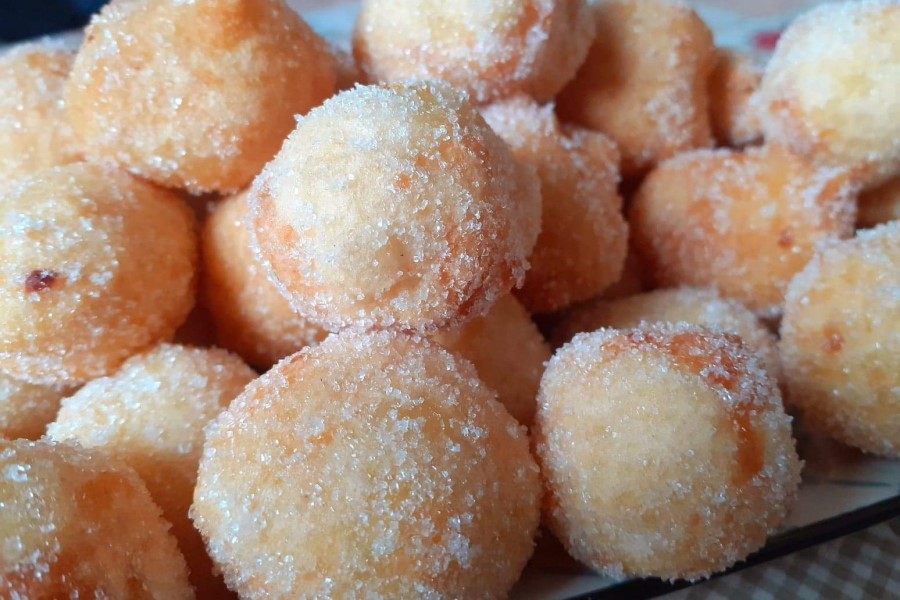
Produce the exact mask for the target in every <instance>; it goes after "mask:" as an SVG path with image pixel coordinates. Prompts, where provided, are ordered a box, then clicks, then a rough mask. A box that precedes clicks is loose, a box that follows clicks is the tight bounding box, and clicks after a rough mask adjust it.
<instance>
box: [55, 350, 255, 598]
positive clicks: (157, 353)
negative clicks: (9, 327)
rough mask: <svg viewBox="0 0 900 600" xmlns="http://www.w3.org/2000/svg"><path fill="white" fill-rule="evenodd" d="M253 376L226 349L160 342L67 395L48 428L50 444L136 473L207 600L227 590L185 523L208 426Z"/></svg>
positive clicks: (203, 548) (250, 370)
mask: <svg viewBox="0 0 900 600" xmlns="http://www.w3.org/2000/svg"><path fill="white" fill-rule="evenodd" d="M255 378H256V372H255V371H253V370H252V369H251V368H250V367H248V366H247V365H246V364H245V363H244V362H243V361H242V360H241V359H240V358H238V357H237V356H235V355H233V354H231V353H229V352H226V351H225V350H221V349H219V348H214V349H207V348H189V347H186V346H179V345H175V344H162V345H160V346H157V347H156V348H154V349H152V350H150V351H148V352H146V353H143V354H139V355H137V356H133V357H131V358H129V359H128V360H127V361H125V364H124V365H122V368H121V369H119V370H118V371H117V372H116V373H114V374H113V375H111V376H109V377H101V378H100V379H95V380H93V381H91V382H89V383H88V384H87V385H85V386H84V387H83V388H81V389H80V390H79V391H78V392H77V393H75V395H73V396H71V397H69V398H66V399H65V400H64V401H63V403H62V407H61V409H60V411H59V415H58V416H57V417H56V420H55V421H54V422H53V423H51V424H50V426H49V427H48V428H47V436H48V438H50V439H52V440H56V441H68V442H74V443H77V444H79V445H81V446H82V447H84V448H89V449H93V450H94V451H96V452H97V453H102V454H104V455H106V456H110V457H112V458H114V459H116V460H119V461H121V462H123V463H125V464H127V465H128V466H130V467H131V468H133V469H134V470H135V471H137V473H138V475H140V476H141V479H143V480H144V482H145V483H146V484H147V488H148V489H149V491H150V495H151V496H153V499H154V500H155V501H156V503H157V504H159V506H160V507H161V508H162V511H163V516H164V517H165V518H166V519H167V520H168V521H169V522H171V523H172V533H173V534H174V535H175V537H176V539H177V540H178V545H179V547H180V548H181V551H182V552H183V553H184V557H185V559H186V560H187V564H188V569H189V571H190V582H191V584H192V585H193V586H194V587H195V589H196V590H197V593H198V594H199V595H200V596H201V597H204V598H220V597H222V595H223V594H225V593H227V590H226V588H225V585H224V583H223V582H222V579H221V577H218V576H217V575H215V574H214V573H213V566H212V562H211V561H210V559H209V557H208V556H207V554H206V549H205V547H204V545H203V539H202V538H201V536H200V534H199V533H198V532H197V530H196V529H194V527H193V524H192V523H191V521H190V519H189V518H188V510H189V509H190V507H191V501H192V499H193V495H194V486H195V485H196V481H197V465H198V464H199V463H200V454H201V452H202V449H203V428H204V427H205V426H206V424H207V423H208V422H209V421H211V420H212V419H214V418H215V417H216V416H217V415H218V414H219V413H220V412H221V411H222V410H224V409H225V408H226V407H227V406H228V404H229V403H230V402H231V401H232V400H233V399H234V398H235V397H237V395H238V394H240V393H241V392H242V391H243V389H244V387H245V386H246V385H247V384H248V383H250V381H252V380H253V379H255Z"/></svg>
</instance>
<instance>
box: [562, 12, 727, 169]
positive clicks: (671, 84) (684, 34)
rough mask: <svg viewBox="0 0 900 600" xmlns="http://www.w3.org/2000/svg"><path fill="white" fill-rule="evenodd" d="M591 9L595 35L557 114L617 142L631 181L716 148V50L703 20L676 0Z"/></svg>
mask: <svg viewBox="0 0 900 600" xmlns="http://www.w3.org/2000/svg"><path fill="white" fill-rule="evenodd" d="M593 10H594V17H595V19H596V22H597V37H596V38H595V40H594V45H593V46H592V47H591V50H590V52H589V53H588V57H587V60H585V62H584V64H583V65H582V66H581V68H580V69H579V71H578V74H577V75H576V76H575V79H574V80H573V81H572V82H571V83H570V84H569V85H568V86H566V88H565V89H564V90H563V91H562V93H561V94H560V95H559V97H558V98H557V99H556V102H557V107H558V112H559V115H560V118H561V119H562V120H563V121H567V122H572V123H577V124H578V125H582V126H584V127H589V128H591V129H596V130H598V131H602V132H603V133H605V134H607V135H609V136H610V137H611V138H612V139H613V140H615V142H616V143H617V144H618V146H619V150H620V151H621V153H622V175H623V176H625V177H626V178H633V177H638V176H640V175H642V174H643V173H645V172H646V171H648V170H650V169H651V168H652V167H653V166H654V165H655V164H656V163H658V162H659V161H661V160H663V159H666V158H669V157H671V156H674V155H676V154H678V153H679V152H683V151H685V150H689V149H691V148H701V147H708V146H711V145H712V143H713V139H712V134H711V132H710V123H709V114H708V113H709V109H708V105H709V102H708V91H707V88H708V80H709V75H710V73H711V72H712V69H713V66H714V64H715V47H714V45H713V38H712V33H710V31H709V29H708V28H707V27H706V24H705V23H704V22H703V20H702V19H700V17H698V16H697V14H696V13H695V12H694V11H693V10H691V9H690V7H688V6H687V5H686V4H684V3H683V2H680V1H679V0H608V1H606V2H598V3H596V4H595V5H594V9H593Z"/></svg>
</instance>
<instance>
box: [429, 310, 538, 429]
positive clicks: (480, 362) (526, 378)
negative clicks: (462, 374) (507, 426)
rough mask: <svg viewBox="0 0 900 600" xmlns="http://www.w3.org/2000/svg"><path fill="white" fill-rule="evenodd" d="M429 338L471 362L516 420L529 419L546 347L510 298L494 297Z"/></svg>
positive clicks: (524, 313) (529, 421) (524, 312)
mask: <svg viewBox="0 0 900 600" xmlns="http://www.w3.org/2000/svg"><path fill="white" fill-rule="evenodd" d="M434 340H435V341H436V342H438V343H439V344H441V345H442V346H444V347H445V348H447V349H448V350H452V351H453V352H457V353H459V354H460V355H461V356H462V357H463V358H465V359H467V360H470V361H472V364H474V365H475V369H476V370H477V371H478V376H479V377H480V378H481V380H482V381H484V383H485V384H487V386H488V387H490V388H491V389H494V390H496V391H497V399H498V400H499V401H500V402H501V403H502V404H503V406H505V407H506V410H508V411H509V414H511V415H512V416H514V417H515V418H516V420H517V421H518V422H519V423H522V424H523V425H526V426H530V425H531V422H532V421H533V420H534V411H535V407H536V398H537V393H538V387H539V386H540V384H541V374H543V372H544V363H545V362H547V361H548V360H550V347H549V346H548V345H547V342H546V340H544V336H542V335H541V332H540V331H538V328H537V326H536V325H535V324H534V322H533V321H532V320H531V316H530V315H529V314H528V311H527V310H525V307H523V306H522V305H521V304H520V303H519V301H518V300H516V298H515V296H513V295H512V294H508V295H506V296H504V297H503V298H501V299H500V300H497V302H496V303H495V304H494V305H493V306H492V307H491V310H490V311H489V312H488V314H486V315H485V316H483V317H476V318H474V319H472V320H470V321H467V322H466V323H465V324H463V325H462V326H461V327H458V328H457V329H453V330H450V331H442V332H440V333H438V334H437V335H435V336H434Z"/></svg>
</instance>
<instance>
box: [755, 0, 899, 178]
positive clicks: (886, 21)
mask: <svg viewBox="0 0 900 600" xmlns="http://www.w3.org/2000/svg"><path fill="white" fill-rule="evenodd" d="M898 31H900V2H897V1H896V0H864V1H862V2H839V3H828V4H823V5H822V6H819V7H816V8H814V9H813V10H811V11H809V12H808V13H806V14H804V15H802V16H801V17H799V18H798V19H797V20H796V21H794V23H792V24H791V26H790V27H788V29H787V30H786V31H785V32H784V34H783V35H782V36H781V38H780V39H779V42H778V46H777V47H776V49H775V54H774V55H773V56H772V59H771V60H770V61H769V64H768V66H767V67H766V73H765V76H764V78H763V81H762V85H761V87H760V92H759V99H758V101H759V105H760V109H761V114H762V125H763V131H764V132H765V135H766V139H767V140H769V141H773V142H778V143H781V144H786V145H789V146H791V147H792V148H793V149H794V150H795V151H797V152H801V153H804V154H808V155H810V156H812V157H813V158H814V159H815V160H817V161H818V162H821V163H824V164H831V165H836V166H842V167H845V168H849V169H852V170H854V171H855V173H856V175H857V176H858V177H860V178H861V179H862V180H863V181H864V182H865V183H866V184H867V185H875V184H877V183H880V182H883V181H885V180H887V179H889V178H891V177H893V176H896V175H900V36H898V35H897V32H898Z"/></svg>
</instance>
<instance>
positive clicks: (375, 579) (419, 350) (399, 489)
mask: <svg viewBox="0 0 900 600" xmlns="http://www.w3.org/2000/svg"><path fill="white" fill-rule="evenodd" d="M539 497H540V483H539V480H538V471H537V466H536V465H535V464H534V461H533V459H532V458H531V455H530V454H529V450H528V439H527V436H526V433H525V428H524V427H522V426H520V425H518V424H517V423H516V422H515V420H514V419H513V418H512V417H511V416H510V415H509V413H508V412H507V411H506V410H505V409H504V408H503V407H502V406H501V405H500V404H499V403H498V402H495V401H494V394H493V392H492V391H490V390H489V389H488V388H487V387H485V386H484V384H482V383H481V382H480V381H479V380H478V378H477V376H476V374H475V370H474V369H473V368H472V365H471V364H470V363H468V361H464V360H462V359H458V358H455V357H454V356H453V355H452V354H451V353H449V352H447V351H446V350H444V349H442V348H440V347H439V346H437V345H434V344H432V343H429V342H427V341H423V340H421V339H418V338H413V337H409V336H407V335H406V334H401V333H395V332H392V331H382V332H377V333H368V334H365V333H363V334H361V333H356V332H353V331H345V332H343V333H341V334H339V335H333V336H331V337H329V338H328V339H326V340H325V341H324V342H322V343H321V344H319V345H318V346H314V347H310V348H305V349H304V350H302V351H300V352H299V353H297V354H295V355H293V356H291V357H290V358H287V359H285V360H283V361H282V362H280V363H279V364H278V365H277V366H276V367H275V368H274V369H272V370H271V371H269V372H268V373H266V374H265V375H263V376H262V377H260V378H259V379H257V380H256V381H255V382H254V383H252V384H250V386H249V387H248V388H247V389H246V390H245V391H244V393H243V394H242V395H241V396H239V397H238V398H237V399H236V400H235V401H234V402H233V403H232V404H231V406H230V407H229V408H228V410H226V411H225V412H224V413H222V415H220V416H219V417H218V418H217V419H216V420H215V421H214V422H213V424H212V425H211V426H210V428H209V431H208V434H207V438H206V445H205V446H204V452H203V459H202V460H201V462H200V476H199V480H198V483H197V490H196V492H195V493H194V506H193V509H192V514H193V516H194V522H195V524H196V525H197V527H198V528H199V529H200V531H201V532H202V533H203V535H204V537H205V538H206V540H207V546H208V548H209V550H210V553H211V555H212V557H213V559H214V560H215V561H216V563H217V564H218V565H219V567H220V568H221V569H222V570H223V572H224V574H225V579H226V581H227V582H228V584H229V586H230V587H231V588H232V589H234V590H235V591H237V592H238V594H240V596H241V598H245V599H254V598H319V597H324V596H329V597H334V598H346V597H355V596H370V597H383V598H470V597H480V598H498V597H504V596H505V594H506V593H507V592H508V590H509V589H510V587H511V586H512V584H513V583H514V582H515V581H516V579H518V577H519V574H520V572H521V571H522V568H523V567H524V566H525V563H526V561H527V560H528V557H529V556H530V555H531V552H532V548H533V537H534V535H535V532H536V529H537V525H538V519H539V514H538V513H539V503H540V499H539Z"/></svg>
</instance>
